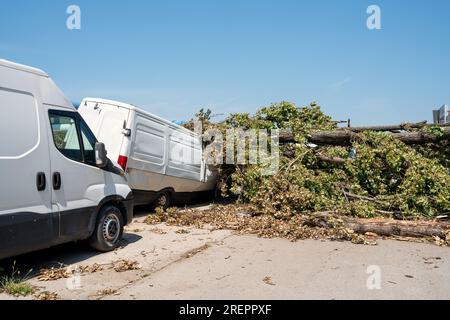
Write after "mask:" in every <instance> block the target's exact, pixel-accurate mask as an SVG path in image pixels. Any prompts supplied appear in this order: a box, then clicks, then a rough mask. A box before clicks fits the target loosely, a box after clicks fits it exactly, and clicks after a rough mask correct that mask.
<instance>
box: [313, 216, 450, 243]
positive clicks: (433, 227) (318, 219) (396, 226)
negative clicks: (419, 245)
mask: <svg viewBox="0 0 450 320" xmlns="http://www.w3.org/2000/svg"><path fill="white" fill-rule="evenodd" d="M331 219H337V220H340V221H342V222H343V225H344V227H346V228H348V229H350V230H353V231H354V232H356V233H359V234H365V233H368V232H370V233H375V234H377V235H380V236H401V237H415V238H423V237H440V238H443V239H445V237H446V234H447V233H449V232H450V223H448V222H435V221H397V220H393V219H385V218H384V219H357V218H351V217H346V216H341V215H337V214H335V213H333V212H318V213H314V214H312V215H311V217H310V219H308V220H306V221H305V224H306V225H309V226H317V227H333V226H334V224H333V223H332V221H331Z"/></svg>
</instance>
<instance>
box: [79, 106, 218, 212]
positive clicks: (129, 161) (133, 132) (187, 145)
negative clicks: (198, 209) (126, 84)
mask: <svg viewBox="0 0 450 320" xmlns="http://www.w3.org/2000/svg"><path fill="white" fill-rule="evenodd" d="M78 112H79V113H80V114H81V116H82V117H83V118H84V119H85V121H86V122H87V124H88V125H89V126H90V128H91V130H92V131H93V132H94V134H95V135H96V137H97V138H98V139H99V140H100V141H102V142H104V143H105V145H106V148H107V149H108V152H109V153H108V154H109V156H110V157H111V159H113V160H115V161H117V163H118V164H119V165H120V166H121V167H122V168H123V169H124V170H125V171H126V172H127V174H128V180H129V184H130V186H131V189H132V190H133V194H134V200H135V204H136V205H143V204H152V203H153V204H156V205H157V206H160V207H164V208H167V207H168V206H169V205H170V204H172V203H175V202H177V203H185V202H188V201H190V200H192V199H194V198H198V196H202V195H205V194H207V193H210V194H211V193H213V192H214V190H215V188H216V180H217V174H216V171H215V169H214V168H213V167H212V166H208V165H206V164H205V161H204V160H203V156H202V143H201V141H200V139H199V138H198V137H197V136H196V135H195V134H194V133H193V132H192V131H189V130H187V129H185V128H183V127H181V126H179V125H176V124H174V123H172V122H170V121H168V120H165V119H162V118H160V117H158V116H155V115H153V114H151V113H148V112H146V111H143V110H141V109H139V108H137V107H135V106H133V105H130V104H126V103H121V102H116V101H110V100H104V99H97V98H86V99H84V100H83V101H82V102H81V104H80V107H79V109H78Z"/></svg>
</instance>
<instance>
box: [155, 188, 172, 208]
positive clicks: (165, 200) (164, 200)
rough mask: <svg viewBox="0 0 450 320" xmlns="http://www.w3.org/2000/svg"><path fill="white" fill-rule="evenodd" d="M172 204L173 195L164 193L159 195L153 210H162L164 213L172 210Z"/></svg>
mask: <svg viewBox="0 0 450 320" xmlns="http://www.w3.org/2000/svg"><path fill="white" fill-rule="evenodd" d="M171 204H172V195H171V193H170V192H168V191H163V192H161V193H159V194H158V197H157V198H156V200H155V201H154V202H153V204H152V210H153V211H154V210H156V208H161V209H162V210H163V211H166V210H167V209H169V208H170V205H171Z"/></svg>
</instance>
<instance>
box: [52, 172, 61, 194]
mask: <svg viewBox="0 0 450 320" xmlns="http://www.w3.org/2000/svg"><path fill="white" fill-rule="evenodd" d="M53 189H55V190H59V189H61V174H60V173H59V172H55V173H53Z"/></svg>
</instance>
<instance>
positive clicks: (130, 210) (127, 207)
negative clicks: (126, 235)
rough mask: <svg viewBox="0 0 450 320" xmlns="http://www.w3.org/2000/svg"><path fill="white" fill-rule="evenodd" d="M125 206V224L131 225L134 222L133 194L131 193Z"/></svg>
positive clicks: (124, 203) (125, 201) (124, 202)
mask: <svg viewBox="0 0 450 320" xmlns="http://www.w3.org/2000/svg"><path fill="white" fill-rule="evenodd" d="M123 205H124V206H125V210H126V211H127V219H126V220H127V221H125V224H126V225H127V224H130V223H131V221H132V220H133V216H134V197H133V193H130V194H129V195H128V196H127V198H126V199H125V200H123Z"/></svg>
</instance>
